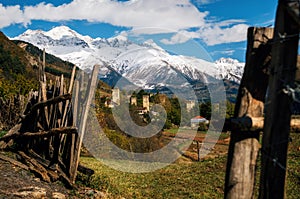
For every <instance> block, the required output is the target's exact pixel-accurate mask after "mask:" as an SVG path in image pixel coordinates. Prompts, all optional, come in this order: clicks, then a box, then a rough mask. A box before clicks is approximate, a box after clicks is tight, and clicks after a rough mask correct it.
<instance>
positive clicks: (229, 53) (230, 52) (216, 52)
mask: <svg viewBox="0 0 300 199" xmlns="http://www.w3.org/2000/svg"><path fill="white" fill-rule="evenodd" d="M233 53H235V50H229V49H228V50H222V51H213V52H211V54H212V55H216V54H223V55H227V56H232V55H233Z"/></svg>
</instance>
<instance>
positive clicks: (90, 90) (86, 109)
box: [70, 65, 100, 183]
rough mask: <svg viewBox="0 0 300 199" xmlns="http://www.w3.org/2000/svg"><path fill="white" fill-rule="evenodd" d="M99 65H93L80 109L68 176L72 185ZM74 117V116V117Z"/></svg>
mask: <svg viewBox="0 0 300 199" xmlns="http://www.w3.org/2000/svg"><path fill="white" fill-rule="evenodd" d="M99 68H100V66H99V65H95V66H94V69H93V72H92V74H91V79H90V81H89V84H88V86H87V91H86V95H85V96H86V99H85V102H84V104H83V108H82V113H81V118H80V124H79V127H78V128H79V129H78V138H77V141H76V143H75V150H74V155H73V156H74V159H73V163H72V165H71V169H70V171H71V174H70V175H71V176H70V180H71V181H72V182H73V183H74V182H75V179H76V172H77V168H78V164H79V158H80V150H81V146H82V141H83V137H84V133H85V129H86V124H87V119H88V115H89V110H90V105H91V103H92V100H93V97H94V94H95V89H96V86H97V80H98V73H99ZM74 117H76V116H74Z"/></svg>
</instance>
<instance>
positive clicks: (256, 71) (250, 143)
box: [224, 27, 273, 199]
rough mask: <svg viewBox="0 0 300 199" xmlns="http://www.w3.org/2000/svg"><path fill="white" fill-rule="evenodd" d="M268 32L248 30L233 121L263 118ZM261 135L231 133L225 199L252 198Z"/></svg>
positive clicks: (268, 51)
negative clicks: (244, 61) (241, 118)
mask: <svg viewBox="0 0 300 199" xmlns="http://www.w3.org/2000/svg"><path fill="white" fill-rule="evenodd" d="M272 37H273V29H271V28H253V27H252V28H249V29H248V45H247V53H246V65H245V69H244V74H243V77H242V80H241V84H240V88H239V92H238V96H237V102H236V106H235V113H234V117H236V118H238V117H245V116H249V117H262V116H263V109H264V99H265V94H266V90H267V84H268V75H267V74H266V71H267V69H268V66H269V64H270V59H271V58H270V49H271V47H270V45H269V42H270V41H271V38H272ZM259 133H260V131H259V130H258V131H251V130H250V129H249V130H248V131H245V130H233V131H232V132H231V139H230V144H229V149H228V159H227V168H226V178H225V193H224V198H234V199H235V198H251V197H252V196H253V188H254V182H255V167H256V159H257V155H258V151H259V148H260V144H259Z"/></svg>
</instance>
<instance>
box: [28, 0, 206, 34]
mask: <svg viewBox="0 0 300 199" xmlns="http://www.w3.org/2000/svg"><path fill="white" fill-rule="evenodd" d="M24 15H25V17H26V18H28V19H31V20H35V19H36V20H41V19H42V20H47V21H61V20H74V19H78V20H88V21H91V22H106V23H110V24H112V25H116V26H126V27H156V28H166V29H172V30H180V29H185V28H189V27H194V26H201V25H204V23H205V20H204V18H205V17H206V15H207V13H206V12H199V11H198V10H197V8H196V7H195V6H193V5H192V4H191V3H190V2H189V1H188V0H164V1H158V0H139V1H137V0H135V1H127V2H118V1H111V0H74V1H72V2H71V3H69V4H63V5H60V6H57V7H55V6H53V5H52V4H44V3H41V4H38V5H36V6H27V7H25V9H24Z"/></svg>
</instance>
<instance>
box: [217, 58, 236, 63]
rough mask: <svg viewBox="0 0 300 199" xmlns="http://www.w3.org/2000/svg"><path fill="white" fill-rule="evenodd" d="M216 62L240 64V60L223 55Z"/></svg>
mask: <svg viewBox="0 0 300 199" xmlns="http://www.w3.org/2000/svg"><path fill="white" fill-rule="evenodd" d="M215 63H217V64H222V63H226V64H238V63H239V61H238V60H237V59H232V58H225V57H221V58H220V59H218V60H217V61H216V62H215Z"/></svg>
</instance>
